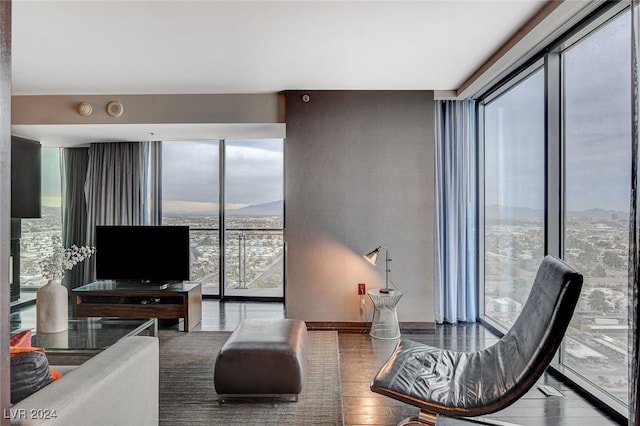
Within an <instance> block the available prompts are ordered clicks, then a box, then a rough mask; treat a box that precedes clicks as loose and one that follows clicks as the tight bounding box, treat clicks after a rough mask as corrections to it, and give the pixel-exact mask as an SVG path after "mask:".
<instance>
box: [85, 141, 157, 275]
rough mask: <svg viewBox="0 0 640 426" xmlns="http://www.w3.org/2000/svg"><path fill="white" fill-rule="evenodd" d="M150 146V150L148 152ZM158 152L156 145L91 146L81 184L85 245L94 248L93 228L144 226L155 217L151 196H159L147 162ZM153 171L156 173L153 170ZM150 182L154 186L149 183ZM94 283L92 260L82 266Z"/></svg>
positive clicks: (152, 221)
mask: <svg viewBox="0 0 640 426" xmlns="http://www.w3.org/2000/svg"><path fill="white" fill-rule="evenodd" d="M152 146H153V148H152ZM158 152H159V142H113V143H93V144H91V146H90V147H89V164H88V171H87V179H86V182H85V188H84V190H85V197H86V200H87V226H86V233H87V241H88V242H89V244H91V245H93V244H94V237H95V235H94V234H95V227H96V225H147V224H152V223H154V222H155V219H152V218H153V217H158V215H159V213H158V212H157V211H156V210H158V206H159V202H158V200H157V199H154V198H155V196H157V194H151V193H150V189H151V188H154V190H155V191H156V192H159V185H158V183H157V176H152V175H151V173H150V169H152V167H151V164H155V165H157V160H156V159H151V158H150V155H151V154H152V153H153V154H154V155H157V153H158ZM156 171H157V170H156ZM151 178H153V179H154V180H156V182H153V183H152V182H151ZM86 263H87V264H88V266H89V268H90V270H91V278H92V279H95V259H93V258H92V259H90V261H89V262H86Z"/></svg>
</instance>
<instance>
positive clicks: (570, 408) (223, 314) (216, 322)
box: [11, 299, 621, 426]
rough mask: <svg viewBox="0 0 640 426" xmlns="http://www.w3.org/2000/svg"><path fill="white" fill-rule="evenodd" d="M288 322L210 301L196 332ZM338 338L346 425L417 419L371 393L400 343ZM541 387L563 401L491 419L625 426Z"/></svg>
mask: <svg viewBox="0 0 640 426" xmlns="http://www.w3.org/2000/svg"><path fill="white" fill-rule="evenodd" d="M34 309H35V308H33V307H26V308H23V309H22V310H21V311H19V312H14V313H12V315H11V321H12V328H13V327H15V325H17V324H19V325H20V326H21V327H28V326H29V324H30V323H31V321H33V320H34V317H35V315H34ZM284 317H285V309H284V306H283V304H281V303H257V302H226V303H220V302H219V301H217V300H211V299H207V300H205V301H204V302H203V307H202V323H201V324H199V325H197V326H196V327H195V328H194V330H212V331H216V330H223V331H232V330H233V329H234V328H235V327H236V325H237V324H238V322H239V321H240V320H241V319H243V318H284ZM169 327H171V326H169ZM176 327H177V326H176ZM338 337H339V344H340V370H341V372H340V374H341V381H342V401H343V406H344V420H345V425H347V426H356V425H396V424H397V423H398V422H400V421H401V420H402V419H404V418H406V417H409V416H413V415H416V414H417V412H418V410H417V409H416V408H414V407H411V406H409V405H407V404H403V403H400V402H397V401H395V400H393V399H391V398H388V397H385V396H382V395H379V394H375V393H373V392H371V391H370V390H369V383H370V382H371V379H372V378H373V376H374V375H375V374H376V372H377V371H378V369H379V368H380V366H381V365H382V364H383V363H384V361H385V360H386V359H387V357H388V356H389V354H390V353H391V351H392V350H393V347H394V345H395V341H393V340H392V341H388V340H380V339H372V338H371V337H370V336H369V335H368V334H367V333H355V332H350V333H349V332H340V333H339V335H338ZM401 338H403V339H411V340H415V341H418V342H422V343H426V344H429V345H433V346H439V347H446V348H450V349H455V350H476V349H481V348H483V347H485V346H488V345H490V344H492V343H493V342H495V341H496V340H497V338H496V337H495V336H494V335H493V334H491V332H489V331H488V330H486V329H485V328H484V327H483V326H482V325H480V324H464V325H456V326H451V325H447V326H436V327H433V328H431V329H429V330H424V331H420V332H411V333H408V332H404V333H403V335H402V337H401ZM539 384H545V385H550V386H553V387H554V388H555V389H557V390H558V391H560V393H561V394H562V396H561V397H559V396H552V397H547V396H545V395H544V394H543V393H542V392H541V391H540V390H539V389H538V388H537V387H534V388H533V389H532V390H531V391H529V393H528V394H527V395H525V397H524V398H522V399H520V400H519V401H517V402H516V403H515V404H513V405H512V406H511V407H509V408H507V409H505V410H503V411H500V412H498V413H494V414H492V415H490V416H487V417H490V418H492V419H496V420H501V421H505V422H511V423H515V424H519V425H523V426H595V425H616V424H621V423H618V422H616V421H615V420H614V419H613V418H611V417H609V416H608V415H607V414H606V413H604V412H602V411H601V410H599V409H598V408H596V407H594V406H593V405H592V404H590V403H589V402H588V401H587V400H586V399H584V398H583V397H582V396H580V395H579V394H578V393H576V392H575V391H574V390H572V388H570V387H569V386H567V385H565V384H564V383H562V382H560V381H559V380H558V379H556V378H554V377H552V376H551V375H549V374H545V375H544V376H543V378H542V379H541V380H540V382H539ZM474 424H477V423H472V422H468V421H464V420H459V419H449V418H441V419H440V420H439V421H438V425H439V426H440V425H441V426H453V425H455V426H470V425H474Z"/></svg>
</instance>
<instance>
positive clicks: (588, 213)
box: [485, 204, 629, 220]
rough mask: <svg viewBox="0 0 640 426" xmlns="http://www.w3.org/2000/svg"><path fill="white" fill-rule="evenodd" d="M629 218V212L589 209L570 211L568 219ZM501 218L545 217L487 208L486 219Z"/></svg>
mask: <svg viewBox="0 0 640 426" xmlns="http://www.w3.org/2000/svg"><path fill="white" fill-rule="evenodd" d="M614 215H616V216H618V217H623V218H624V217H627V216H628V215H629V213H628V212H623V211H619V210H605V209H588V210H579V211H577V210H569V211H567V216H568V217H590V218H593V219H609V218H611V217H612V216H614ZM499 217H517V218H518V219H530V220H533V219H539V218H541V217H543V211H542V209H531V208H528V207H507V206H497V205H495V204H494V205H491V206H487V207H486V208H485V218H486V219H497V218H499Z"/></svg>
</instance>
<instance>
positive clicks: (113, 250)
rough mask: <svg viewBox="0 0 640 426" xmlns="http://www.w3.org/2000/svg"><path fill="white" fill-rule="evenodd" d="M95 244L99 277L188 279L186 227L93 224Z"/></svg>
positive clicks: (150, 280) (149, 280) (148, 280)
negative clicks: (94, 225) (94, 227)
mask: <svg viewBox="0 0 640 426" xmlns="http://www.w3.org/2000/svg"><path fill="white" fill-rule="evenodd" d="M95 247H96V253H95V255H94V256H95V259H96V278H97V279H98V280H116V281H129V282H140V283H165V282H168V281H188V280H189V277H190V273H189V270H190V253H189V227H188V226H96V234H95Z"/></svg>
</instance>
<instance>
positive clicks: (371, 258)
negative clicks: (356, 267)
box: [362, 247, 380, 265]
mask: <svg viewBox="0 0 640 426" xmlns="http://www.w3.org/2000/svg"><path fill="white" fill-rule="evenodd" d="M378 252H380V247H378V248H376V249H375V250H373V251H370V252H369V253H366V254H363V255H362V256H363V257H364V258H365V259H367V260H368V261H369V263H371V264H372V265H375V264H376V260H378Z"/></svg>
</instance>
